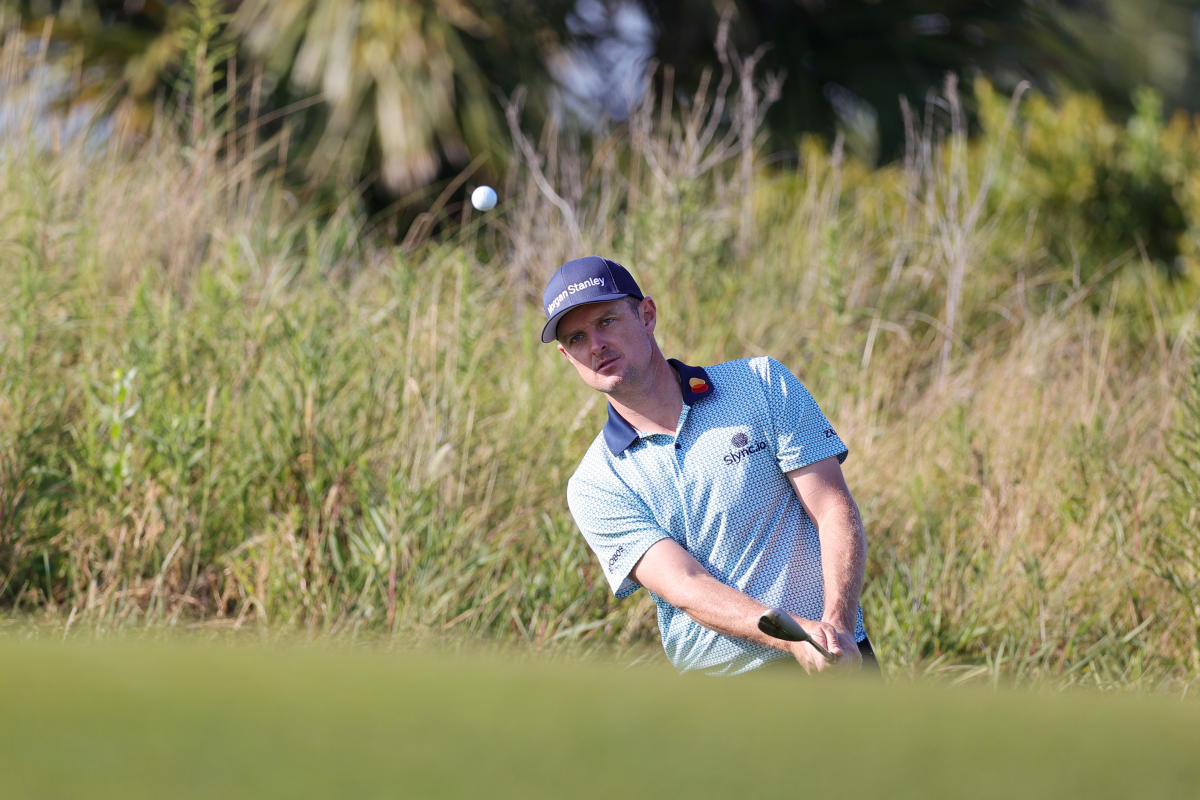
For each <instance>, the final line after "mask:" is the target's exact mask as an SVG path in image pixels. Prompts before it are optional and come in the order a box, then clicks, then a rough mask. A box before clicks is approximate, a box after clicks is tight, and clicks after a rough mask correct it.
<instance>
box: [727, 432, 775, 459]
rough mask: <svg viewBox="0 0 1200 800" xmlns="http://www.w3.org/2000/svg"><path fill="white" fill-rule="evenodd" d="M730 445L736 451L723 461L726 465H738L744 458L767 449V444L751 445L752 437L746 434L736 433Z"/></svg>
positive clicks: (757, 443)
mask: <svg viewBox="0 0 1200 800" xmlns="http://www.w3.org/2000/svg"><path fill="white" fill-rule="evenodd" d="M729 443H730V444H731V445H733V447H734V450H733V451H732V452H730V453H729V454H728V455H726V456H725V457H724V458H723V459H722V460H723V461H724V462H725V463H726V464H736V463H738V462H739V461H741V460H742V459H743V458H746V457H748V456H751V455H753V454H755V453H759V452H762V451H763V450H766V449H767V443H766V442H756V443H755V444H750V437H749V436H747V435H746V434H744V433H735V434H734V435H733V438H732V439H730V440H729Z"/></svg>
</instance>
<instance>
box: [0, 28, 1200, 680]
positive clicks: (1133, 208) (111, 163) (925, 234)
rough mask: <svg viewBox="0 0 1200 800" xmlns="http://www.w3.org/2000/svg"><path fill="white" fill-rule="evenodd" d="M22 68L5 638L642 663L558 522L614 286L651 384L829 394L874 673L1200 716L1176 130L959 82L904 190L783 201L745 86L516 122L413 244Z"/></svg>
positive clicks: (838, 165) (1198, 154)
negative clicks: (454, 212) (771, 387)
mask: <svg viewBox="0 0 1200 800" xmlns="http://www.w3.org/2000/svg"><path fill="white" fill-rule="evenodd" d="M207 41H210V40H208V39H204V38H203V37H202V38H201V39H198V40H197V41H196V42H195V43H193V45H192V46H191V51H190V52H191V54H192V61H191V63H193V64H200V63H202V62H201V61H197V60H196V58H195V56H196V54H197V53H199V52H201V50H202V48H201V47H200V44H201V43H202V42H207ZM3 48H4V49H3V58H2V68H3V74H2V77H0V87H2V91H3V96H4V107H5V109H6V110H5V113H4V115H3V117H2V118H0V125H2V126H3V136H2V138H0V186H2V187H3V191H0V253H2V256H0V258H2V259H3V265H4V266H3V268H2V269H0V344H2V347H0V604H2V605H3V607H4V609H5V611H6V616H7V618H8V619H9V620H15V619H21V620H28V619H33V620H38V621H42V622H45V623H47V624H49V625H51V626H53V627H56V628H57V629H60V630H72V629H80V628H83V629H88V630H109V629H112V628H118V627H130V626H142V625H171V626H180V627H183V626H215V627H227V628H237V629H243V628H250V629H254V630H259V631H277V630H291V631H296V630H307V631H313V632H319V633H323V634H334V635H345V636H352V637H363V638H375V637H386V638H391V639H399V640H403V641H405V642H410V641H415V642H423V641H441V642H443V643H447V642H448V643H454V642H462V641H467V640H477V639H486V640H489V641H496V642H502V643H509V644H515V645H519V646H522V647H525V648H532V649H537V650H543V651H549V652H555V653H558V652H585V653H598V652H613V651H615V652H616V653H617V654H618V656H619V657H621V658H624V659H632V658H641V657H650V658H657V657H659V656H657V655H656V654H655V651H656V650H657V636H656V633H655V631H654V622H653V616H652V613H651V612H652V606H651V605H650V603H649V601H648V599H647V598H645V597H642V598H641V599H639V600H636V601H626V602H622V603H616V602H615V601H613V600H612V598H611V596H610V595H609V593H608V591H607V589H606V588H605V586H604V583H603V580H602V579H601V577H600V574H599V571H598V569H597V567H596V566H595V564H594V563H593V559H592V557H591V555H590V553H589V552H588V551H587V550H586V547H585V546H584V544H583V542H582V539H581V537H579V536H578V534H577V533H576V532H575V530H574V526H573V524H572V522H571V520H570V517H569V515H568V513H567V510H566V508H565V503H564V502H563V487H564V484H565V481H566V478H567V476H568V475H569V474H570V472H571V470H572V469H573V467H574V464H575V463H576V460H577V458H578V456H579V454H580V453H581V452H582V450H583V448H584V447H585V446H586V444H587V442H588V441H589V440H590V439H591V437H592V436H594V435H595V432H596V430H597V429H598V427H599V426H600V424H601V422H602V419H603V413H604V411H603V406H602V403H601V401H600V400H599V399H598V398H597V397H595V396H593V395H591V394H589V393H588V392H587V391H586V390H585V389H584V388H583V387H582V386H580V385H578V382H577V381H575V380H574V379H573V377H572V376H571V375H570V374H568V372H567V371H566V370H565V369H564V367H563V365H562V364H561V363H559V360H558V358H557V357H556V355H555V354H554V353H553V352H552V351H551V350H550V349H549V348H546V347H543V346H540V345H539V344H538V343H537V337H536V333H537V331H538V330H539V329H540V317H541V314H540V309H539V307H538V303H537V298H538V296H539V295H540V291H541V288H542V284H543V282H544V279H545V276H546V275H547V274H549V272H550V271H551V270H552V269H553V268H554V267H555V266H556V265H557V264H558V263H559V262H560V261H562V260H564V259H565V258H567V257H571V256H573V255H576V254H579V253H586V252H600V253H605V254H610V255H612V256H614V257H616V258H618V259H619V260H621V261H622V262H623V263H625V264H626V265H628V266H630V267H631V268H632V269H633V270H634V272H635V274H636V275H637V276H638V277H639V278H640V279H641V280H642V282H643V285H644V287H645V288H646V289H647V290H648V292H649V293H651V294H653V295H654V296H655V298H656V300H657V301H658V303H659V307H660V309H661V310H662V316H663V325H662V326H661V330H660V334H661V341H662V343H663V345H664V349H665V350H666V351H667V352H668V353H669V354H671V355H679V356H681V357H683V358H685V359H687V360H690V361H692V362H694V363H707V362H712V361H716V360H720V359H725V358H733V357H740V356H744V355H752V354H759V353H770V354H772V355H774V356H776V357H777V358H779V359H781V360H782V361H783V362H784V363H786V364H788V365H789V366H790V367H791V368H792V369H793V370H794V371H795V372H796V373H797V374H798V375H800V377H801V378H802V379H803V380H804V381H805V382H806V383H807V384H808V386H809V387H810V388H811V389H812V390H813V392H814V394H815V395H816V396H817V397H818V399H819V400H820V401H821V402H822V405H823V407H824V408H825V410H826V412H827V413H828V415H829V416H830V418H831V419H832V420H833V421H834V423H835V424H836V425H837V426H838V428H839V431H840V433H841V434H842V436H843V437H844V438H845V439H846V441H847V442H848V443H849V445H850V449H851V458H850V460H849V461H848V462H847V464H846V470H847V474H848V478H849V481H850V484H851V486H852V488H853V490H854V492H855V494H856V497H857V498H858V500H859V503H860V505H861V506H862V510H863V514H864V517H865V520H866V522H867V527H868V536H869V542H870V562H869V566H868V578H867V588H866V591H865V596H864V605H865V607H866V613H867V621H868V627H869V630H870V631H871V634H872V638H873V640H874V641H875V642H876V644H877V645H878V649H879V651H880V653H881V656H882V658H883V660H884V662H885V664H886V665H887V669H888V671H889V672H890V673H892V674H893V675H900V674H913V675H921V674H938V675H944V676H950V677H953V678H956V679H963V680H972V679H991V680H999V679H1001V678H1018V679H1024V680H1038V681H1046V682H1048V683H1051V684H1052V685H1056V686H1065V685H1075V684H1090V685H1099V686H1103V687H1118V686H1135V687H1143V688H1157V687H1162V688H1170V689H1172V690H1177V691H1180V692H1184V693H1186V692H1187V691H1189V690H1190V688H1191V686H1192V681H1193V680H1194V678H1195V676H1196V674H1197V672H1198V671H1200V550H1198V547H1197V540H1196V530H1195V528H1196V516H1195V513H1196V512H1195V509H1196V493H1197V486H1198V484H1200V474H1198V468H1197V466H1196V465H1197V463H1200V462H1198V461H1197V459H1196V457H1195V456H1196V431H1197V429H1198V428H1200V417H1198V416H1197V393H1198V392H1200V366H1198V365H1200V349H1198V348H1197V345H1196V344H1195V339H1196V336H1195V327H1196V304H1197V299H1198V296H1197V292H1198V288H1197V284H1196V281H1195V266H1194V265H1195V261H1196V258H1197V250H1196V245H1197V241H1198V239H1197V233H1198V226H1200V184H1198V183H1197V181H1198V178H1197V175H1200V173H1198V172H1197V166H1198V164H1197V161H1198V159H1200V131H1198V130H1197V128H1196V124H1195V122H1194V121H1192V120H1190V119H1189V118H1186V117H1176V118H1173V119H1171V120H1170V121H1167V120H1165V119H1164V117H1163V114H1162V110H1161V105H1160V103H1159V101H1158V99H1157V95H1155V94H1153V93H1144V94H1142V95H1139V98H1140V99H1139V101H1138V104H1137V109H1138V110H1137V113H1136V114H1135V115H1134V116H1132V117H1131V118H1130V119H1128V120H1119V119H1114V118H1112V117H1110V116H1109V115H1108V114H1107V112H1106V111H1105V110H1104V108H1103V107H1102V105H1101V104H1100V103H1099V102H1097V101H1096V100H1095V99H1093V98H1091V97H1089V96H1086V95H1070V96H1066V97H1064V98H1061V99H1058V100H1053V101H1052V100H1051V99H1049V98H1047V97H1046V96H1044V95H1041V94H1039V93H1036V92H1034V91H1024V90H1019V91H1018V92H1016V93H1015V94H1012V95H1010V94H1008V93H1006V92H999V91H996V90H995V89H993V88H991V86H990V84H987V83H986V82H981V83H979V84H978V85H977V86H976V87H973V88H974V90H975V91H974V96H975V97H976V98H978V100H977V102H978V111H977V115H978V119H979V126H980V131H981V133H980V135H979V136H978V137H975V138H969V137H968V136H967V122H966V117H967V114H966V112H965V111H964V108H963V103H962V101H961V100H960V98H959V92H960V89H959V87H958V86H957V85H956V83H955V82H954V81H953V80H950V81H948V82H947V83H946V84H945V85H944V86H943V88H942V91H941V92H940V94H939V96H938V97H937V98H934V99H933V100H931V102H930V103H929V104H927V105H923V106H920V107H915V106H914V107H911V108H910V111H909V114H908V117H907V139H906V148H905V153H906V155H905V157H904V158H903V160H902V161H900V162H897V163H896V164H894V165H891V166H886V167H881V168H878V169H872V168H870V167H869V166H867V165H865V164H863V163H861V162H858V161H856V160H854V159H852V158H849V157H848V156H846V154H845V153H844V152H843V150H842V148H841V147H840V146H836V145H835V146H828V145H826V144H823V143H822V142H821V141H819V140H816V139H811V140H805V142H804V144H803V146H802V148H801V151H800V157H799V159H798V161H797V164H796V166H795V167H794V168H779V167H775V168H768V165H767V161H768V158H767V155H768V152H767V151H766V150H764V147H763V144H762V138H761V132H762V124H763V120H764V117H765V113H766V111H767V110H768V107H769V105H770V103H771V102H772V100H773V99H774V97H775V91H774V87H773V84H772V83H771V81H769V80H767V79H766V78H765V77H764V76H763V75H762V73H761V72H759V73H755V72H754V71H753V70H754V67H755V64H754V62H753V61H752V60H751V61H748V62H747V61H743V62H741V67H740V69H739V67H738V62H737V59H733V58H730V59H729V60H727V62H726V64H725V68H726V69H727V70H729V73H728V77H729V81H728V82H724V81H721V80H719V79H718V80H715V81H714V82H713V83H712V84H711V86H712V87H713V88H711V89H710V90H709V91H708V92H705V93H701V94H699V95H697V96H695V97H694V99H693V101H692V102H689V103H686V104H679V103H677V102H676V99H675V98H674V97H673V96H672V95H666V96H665V97H664V98H663V99H662V100H661V101H660V100H659V99H658V98H657V97H656V96H655V95H648V96H647V97H645V98H644V99H643V101H642V103H641V104H640V105H639V106H638V107H637V108H635V109H634V112H633V113H632V114H631V116H630V117H629V119H628V120H627V121H626V122H625V123H624V124H622V125H619V126H612V127H611V128H608V129H602V130H600V131H598V132H595V133H593V134H591V135H589V136H584V135H582V134H579V133H573V132H572V131H570V130H569V129H559V128H556V127H554V124H553V121H551V122H549V123H546V126H545V127H540V128H538V129H536V130H528V129H527V128H528V126H527V125H526V121H525V119H524V118H523V117H522V116H521V112H520V110H519V109H518V108H517V107H515V106H510V107H509V108H508V120H507V126H508V128H509V130H510V132H511V134H512V137H513V142H514V146H513V150H512V153H511V159H512V167H511V169H510V170H508V171H507V172H506V173H505V174H504V176H503V182H502V183H501V184H500V186H499V187H498V188H499V189H500V195H501V204H500V206H499V207H498V208H497V209H496V210H495V211H493V212H491V213H489V214H486V215H481V214H477V213H473V212H471V211H470V210H469V209H468V208H464V210H463V211H462V212H461V215H459V216H457V218H456V219H455V222H456V223H457V224H456V226H455V227H454V228H453V229H452V230H451V229H447V230H446V231H443V233H442V234H441V235H439V236H432V235H429V233H430V229H429V228H422V227H421V226H415V227H413V228H411V229H410V230H409V234H410V235H409V236H407V237H406V238H404V239H403V241H401V242H400V243H397V241H396V239H395V238H393V237H392V236H390V235H389V231H388V229H387V225H386V224H385V220H383V219H381V218H380V217H379V216H378V215H369V214H368V213H367V212H366V211H365V210H364V209H365V204H364V203H363V201H362V200H361V198H360V197H358V196H356V195H354V194H345V195H344V196H342V197H341V198H340V199H339V202H337V203H336V204H333V205H330V204H329V203H327V202H325V201H324V200H322V199H321V198H320V197H318V196H313V195H311V194H306V193H304V192H303V191H300V190H298V189H297V188H296V184H295V183H294V179H293V177H292V176H291V175H290V174H289V170H288V168H287V163H288V161H287V159H286V158H285V157H281V151H282V150H284V149H286V147H287V142H288V136H289V134H287V133H286V131H272V129H271V128H270V127H269V126H267V125H256V124H253V119H254V117H253V115H250V116H249V121H246V117H245V115H247V114H248V110H247V109H245V108H244V107H242V106H239V105H237V104H236V103H235V102H233V100H234V98H232V97H230V96H225V100H224V101H222V102H218V100H220V98H221V95H220V92H219V89H218V82H216V81H215V80H213V81H208V82H205V81H200V82H198V83H196V84H195V85H194V88H193V91H192V92H191V94H190V100H188V102H186V103H183V104H182V105H180V106H178V107H177V110H170V111H167V110H164V111H163V112H162V113H161V114H160V115H159V116H158V117H157V118H156V122H155V124H154V125H153V126H152V127H151V128H150V129H149V130H148V134H147V135H146V136H143V137H127V136H124V135H122V134H121V132H120V131H119V130H114V129H112V128H106V127H105V123H104V120H103V119H102V120H100V121H98V122H97V123H96V124H95V125H92V126H84V125H81V124H80V122H79V120H78V118H77V117H72V116H63V115H56V114H51V113H46V111H45V99H46V97H47V96H48V95H49V94H53V90H54V89H55V87H58V86H61V83H60V82H59V81H58V79H56V77H55V68H54V65H53V63H52V62H51V61H49V60H48V59H47V55H46V53H47V43H46V41H45V40H39V39H30V38H27V37H26V36H23V35H21V34H19V33H16V32H10V33H9V35H8V36H7V38H6V39H5V41H4V44H3ZM196 74H202V70H198V71H197V72H196ZM174 108H175V107H173V109H174ZM206 109H207V110H206ZM468 188H469V185H467V184H466V183H465V182H464V181H460V182H459V184H458V185H457V186H454V185H452V186H451V191H449V192H448V193H447V195H446V197H447V198H448V197H450V196H451V195H454V194H455V193H456V192H462V193H465V191H466V190H467V189H468ZM441 208H443V209H444V208H445V202H443V203H442V204H441ZM435 216H436V215H435V214H431V216H430V217H429V218H428V219H430V220H432V219H433V218H434V217H435ZM443 219H444V217H443Z"/></svg>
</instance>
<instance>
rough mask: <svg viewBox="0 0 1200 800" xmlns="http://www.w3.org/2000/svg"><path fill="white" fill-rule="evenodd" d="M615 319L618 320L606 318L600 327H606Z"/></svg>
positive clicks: (601, 321)
mask: <svg viewBox="0 0 1200 800" xmlns="http://www.w3.org/2000/svg"><path fill="white" fill-rule="evenodd" d="M614 319H616V317H605V318H604V319H602V320H600V326H601V327H604V326H606V325H608V324H609V323H611V322H612V321H613V320H614Z"/></svg>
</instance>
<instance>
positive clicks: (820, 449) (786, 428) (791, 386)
mask: <svg viewBox="0 0 1200 800" xmlns="http://www.w3.org/2000/svg"><path fill="white" fill-rule="evenodd" d="M755 362H756V363H755V365H754V366H755V367H756V368H757V370H758V371H759V374H760V375H761V376H762V377H763V379H764V383H765V390H766V393H767V404H768V406H769V407H770V409H771V420H772V424H773V426H774V431H775V441H776V451H775V457H776V460H777V461H778V462H779V468H780V470H782V471H783V472H790V471H791V470H794V469H800V468H801V467H807V466H808V465H810V464H815V463H817V462H818V461H821V460H823V459H826V458H829V457H831V456H833V457H836V458H837V460H838V463H841V462H843V461H845V460H846V455H847V450H846V445H845V444H843V443H842V440H841V437H839V436H838V435H837V432H836V431H834V429H833V426H832V425H830V424H829V420H827V419H826V418H825V414H824V413H822V411H821V409H820V407H819V406H818V405H817V402H816V401H815V400H814V399H813V396H812V395H811V394H810V393H809V391H808V389H807V388H805V386H804V384H802V383H801V382H800V380H799V379H798V378H797V377H796V376H795V375H793V374H792V373H791V370H789V369H788V368H787V367H785V366H783V364H780V363H779V362H778V361H776V360H775V359H773V358H763V359H755Z"/></svg>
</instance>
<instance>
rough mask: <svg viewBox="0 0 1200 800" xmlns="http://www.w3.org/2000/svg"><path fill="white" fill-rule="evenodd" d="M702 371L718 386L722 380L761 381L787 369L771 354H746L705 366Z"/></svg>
mask: <svg viewBox="0 0 1200 800" xmlns="http://www.w3.org/2000/svg"><path fill="white" fill-rule="evenodd" d="M704 371H705V372H707V373H708V375H709V377H711V378H712V380H713V383H714V384H716V385H717V386H718V387H719V386H720V385H721V382H722V380H724V381H726V382H728V381H754V382H759V383H761V382H763V381H768V380H770V379H771V376H772V375H773V374H778V373H780V372H782V371H787V368H786V367H784V366H783V365H782V364H780V363H779V362H778V361H776V360H775V359H774V358H772V357H771V356H747V357H745V358H737V359H734V360H732V361H723V362H721V363H720V364H713V365H712V366H711V367H705V368H704Z"/></svg>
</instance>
